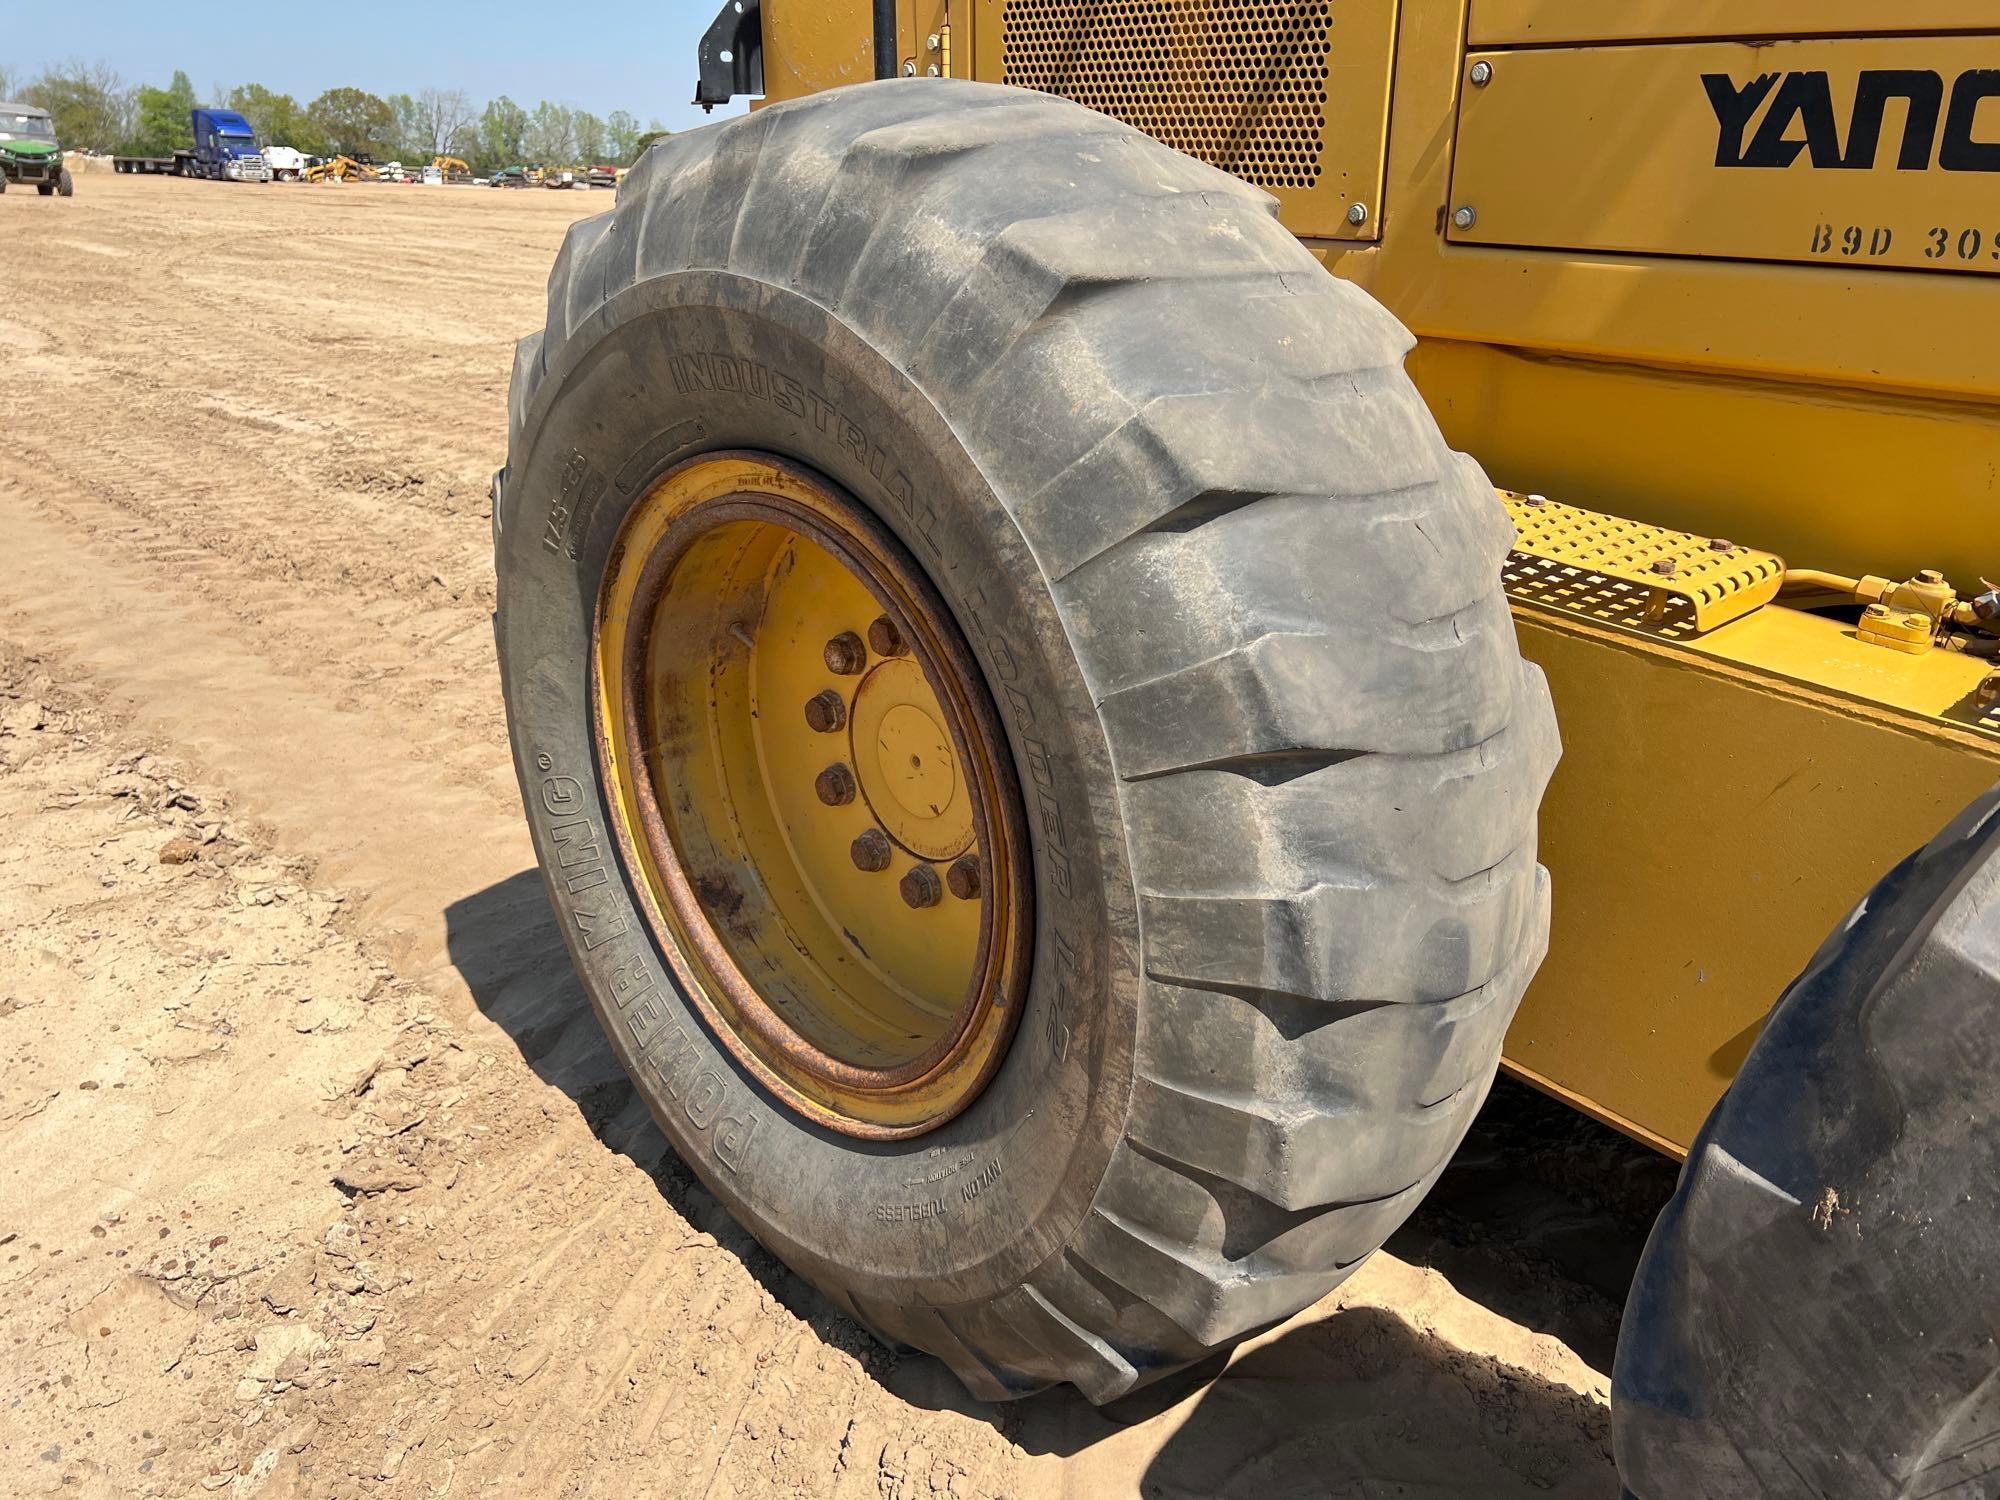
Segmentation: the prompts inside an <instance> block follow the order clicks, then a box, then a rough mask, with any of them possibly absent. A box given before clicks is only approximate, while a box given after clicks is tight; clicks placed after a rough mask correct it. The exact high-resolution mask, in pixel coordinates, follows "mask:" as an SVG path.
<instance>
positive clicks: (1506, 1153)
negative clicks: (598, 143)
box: [0, 171, 1671, 1500]
mask: <svg viewBox="0 0 2000 1500" xmlns="http://www.w3.org/2000/svg"><path fill="white" fill-rule="evenodd" d="M609 206H610V199H609V195H608V194H597V195H590V194H585V193H553V192H542V191H532V192H512V193H497V192H480V191H475V190H469V189H468V190H459V189H420V188H415V187H334V188H307V187H290V186H271V187H255V186H248V185H243V186H238V185H234V184H210V183H193V182H180V181H172V180H165V179H151V178H128V177H120V176H115V175H113V174H111V173H109V172H108V171H94V172H90V173H88V174H85V175H84V176H83V177H82V178H81V180H80V181H79V184H78V188H77V195H76V197H75V198H74V199H72V200H68V201H62V200H44V199H40V198H38V197H36V196H35V195H33V194H26V193H9V194H6V195H5V196H4V197H0V242H4V243H6V244H8V245H9V246H10V247H11V249H12V253H11V254H10V256H9V288H8V296H7V298H6V301H5V303H4V305H0V389H4V390H5V391H6V392H7V393H8V409H9V411H10V413H12V414H13V418H14V420H13V423H12V425H11V428H10V430H9V431H8V433H7V434H6V443H5V446H4V447H0V535H4V539H5V540H4V550H0V558H4V566H0V1056H4V1058H5V1059H6V1061H5V1065H4V1071H0V1283H4V1285H5V1288H6V1296H5V1298H4V1300H0V1349H4V1351H5V1352H4V1355H0V1493H5V1494H20V1495H30V1494H64V1495H83V1496H100V1495H103V1496H109V1495H120V1496H123V1495H148V1496H151V1495H161V1496H166V1495H197V1494H202V1493H209V1492H222V1491H227V1492H228V1493H229V1494H230V1495H231V1496H234V1497H248V1496H251V1495H264V1496H290V1495H302V1496H314V1497H320V1496H350V1495H357V1494H371V1495H381V1496H412V1497H417V1496H425V1497H442V1496H445V1495H449V1494H460V1495H469V1494H475V1493H489V1494H505V1495H529V1496H556V1495H563V1496H570V1495H577V1496H582V1495H603V1496H619V1497H630V1496H644V1495H675V1496H679V1495H688V1496H704V1497H707V1496H716V1497H721V1496H730V1495H735V1496H745V1497H747V1496H763V1495H772V1494H794V1493H796V1494H802V1495H814V1496H838V1497H886V1500H897V1497H927V1496H931V1495H950V1496H956V1497H968V1496H1001V1495H1005V1496H1011V1497H1016V1500H1028V1497H1036V1496H1054V1495H1076V1496H1090V1497H1096V1496H1123V1495H1145V1496H1148V1497H1155V1496H1158V1497H1172V1496H1197V1495H1199V1496H1208V1495H1245V1496H1252V1495H1254V1496H1255V1497H1257V1500H1278V1497H1283V1496H1290V1495H1332V1496H1357V1497H1359V1496H1368V1497H1376V1496H1426V1497H1444V1496H1459V1495H1473V1494H1476V1495H1479V1496H1480V1497H1482V1500H1504V1497H1510V1496H1516V1495H1521V1496H1526V1495H1544V1494H1554V1495H1557V1496H1577V1497H1584V1496H1607V1497H1608V1496H1613V1495H1615V1494H1616V1493H1617V1485H1616V1481H1615V1479H1614V1477H1613V1475H1612V1472H1611V1468H1610V1460H1609V1435H1608V1420H1607V1410H1606V1406H1605V1392H1606V1385H1607V1380H1606V1374H1605V1372H1606V1371H1607V1369H1608V1368H1609V1366H1608V1360H1609V1357H1610V1348H1611V1343H1612V1339H1613V1338H1614V1337H1615V1330H1616V1309H1617V1306H1618V1302H1619V1299H1620V1297H1621V1296H1622V1292H1623V1283H1624V1279H1625V1278H1626V1277H1628V1276H1629V1274H1630V1266H1631V1260H1632V1257H1633V1256H1634V1255H1635V1254H1636V1251H1637V1246H1638V1244H1639V1242H1640V1239H1641V1238H1642V1236H1643V1229H1644V1223H1645V1220H1646V1217H1647V1215H1648V1213H1649V1212H1650V1210H1651V1208H1652V1207H1653V1206H1656V1204H1657V1201H1658V1198H1659V1195H1660V1194H1661V1192H1662V1191H1663V1190H1664V1187H1665V1186H1666V1185H1670V1183H1671V1169H1670V1168H1664V1167H1663V1166H1662V1164H1659V1163H1655V1162H1652V1161H1651V1160H1650V1158H1644V1157H1643V1154H1642V1153H1636V1152H1634V1151H1632V1150H1631V1149H1629V1148H1626V1147H1624V1146H1623V1145H1622V1144H1619V1143H1617V1142H1615V1141H1610V1140H1608V1139H1606V1138H1603V1136H1602V1133H1593V1130H1594V1128H1593V1127H1587V1126H1583V1125H1581V1124H1579V1123H1577V1122H1574V1121H1572V1120H1570V1119H1569V1117H1567V1116H1565V1115H1561V1114H1560V1112H1556V1111H1553V1110H1551V1109H1549V1108H1545V1107H1542V1106H1540V1105H1539V1104H1538V1103H1537V1102H1536V1101H1534V1100H1533V1099H1531V1098H1530V1097H1528V1096H1526V1095H1524V1094H1523V1093H1522V1092H1521V1091H1519V1090H1511V1089H1505V1088H1503V1089H1502V1090H1500V1091H1499V1092H1498V1093H1496V1096H1495V1100H1496V1102H1495V1104H1494V1106H1492V1107H1490V1108H1489V1111H1488V1116H1489V1118H1488V1119H1486V1120H1484V1121H1483V1122H1482V1124H1481V1126H1480V1127H1479V1129H1478V1131H1477V1132H1476V1133H1475V1136H1474V1138H1473V1139H1472V1140H1471V1141H1469V1142H1468V1144H1467V1148H1466V1150H1465V1151H1464V1152H1463V1153H1462V1154H1461V1160H1460V1163H1459V1165H1457V1166H1455V1167H1454V1169H1453V1170H1452V1172H1451V1173H1449V1174H1448V1175H1447V1177H1446V1179H1445V1181H1444V1183H1443V1185H1442V1186H1441V1189H1440V1192H1439V1194H1438V1196H1437V1198H1436V1199H1435V1200H1434V1202H1433V1204H1432V1205H1431V1206H1429V1207H1427V1208H1426V1209H1425V1210H1424V1211H1423V1212H1422V1213H1421V1214H1420V1215H1419V1217H1418V1218H1417V1219H1416V1220H1414V1221H1413V1222H1412V1224H1411V1225H1410V1226H1409V1227H1408V1228H1406V1229H1405V1230H1404V1231H1403V1232H1402V1233H1401V1234H1400V1235H1399V1236H1398V1238H1397V1240H1396V1241H1395V1242H1394V1243H1393V1244H1392V1252H1393V1253H1385V1254H1384V1255H1382V1256H1379V1257H1377V1258H1376V1259H1375V1260H1374V1261H1373V1262H1371V1263H1370V1264H1369V1265H1368V1266H1367V1267H1365V1268H1364V1269H1363V1271H1362V1272H1361V1273H1360V1274H1358V1275H1357V1276H1355V1277H1354V1278H1353V1279H1352V1281H1350V1282H1349V1283H1348V1284H1347V1286H1345V1287H1344V1288H1343V1289H1342V1290H1341V1291H1340V1292H1339V1293H1338V1294H1337V1295H1336V1296H1334V1297H1332V1298H1330V1299H1328V1301H1327V1302H1325V1303H1323V1304H1321V1305H1320V1306H1318V1307H1315V1308H1313V1309H1311V1310H1309V1311H1308V1312H1307V1313H1306V1314H1303V1315H1302V1316H1301V1317H1300V1318H1298V1319H1296V1320H1294V1321H1293V1322H1292V1323H1290V1324H1288V1325H1286V1326H1285V1327H1283V1328H1281V1329H1278V1330H1276V1331H1275V1332H1273V1333H1272V1334H1269V1335H1267V1336H1265V1337H1264V1338H1262V1339H1260V1340H1258V1341H1257V1342H1256V1344H1255V1345H1254V1346H1253V1347H1251V1348H1249V1349H1247V1350H1245V1351H1242V1352H1240V1353H1239V1354H1238V1356H1237V1357H1236V1358H1235V1360H1234V1361H1233V1362H1232V1363H1231V1365H1230V1367H1229V1369H1228V1370H1227V1372H1226V1373H1225V1374H1223V1375H1222V1377H1221V1378H1219V1379H1214V1380H1212V1381H1211V1382H1209V1383H1207V1384H1205V1385H1197V1386H1194V1387H1193V1388H1191V1389H1177V1390H1174V1391H1169V1392H1166V1393H1163V1394H1160V1395H1157V1396H1154V1397H1151V1398H1144V1397H1142V1398H1138V1399H1137V1400H1135V1402H1134V1403H1131V1404H1129V1405H1128V1406H1126V1407H1123V1408H1119V1409H1115V1410H1113V1411H1110V1412H1103V1413H1100V1412H1096V1411H1093V1410H1092V1409H1091V1408H1090V1407H1089V1406H1087V1405H1086V1404H1085V1403H1083V1402H1082V1401H1081V1400H1080V1399H1079V1398H1077V1397H1075V1396H1074V1395H1072V1394H1069V1393H1055V1394H1050V1395H1046V1396H1043V1397H1040V1398H1037V1399H1035V1400H1033V1401H1029V1402H1025V1403H1021V1404H1018V1405H1015V1406H1011V1407H989V1406H983V1405H980V1404H978V1403H976V1402H973V1401H971V1400H969V1399H968V1398H966V1397H965V1396H964V1395H963V1394H962V1393H960V1392H958V1391H957V1390H956V1388H955V1387H954V1386H953V1385H952V1383H951V1382H950V1380H949V1377H948V1376H946V1375H945V1374H944V1372H943V1371H942V1370H941V1368H940V1367H938V1366H936V1365H935V1364H933V1363H932V1362H930V1361H928V1360H924V1359H905V1360H900V1361H899V1360H897V1359H895V1358H893V1357H892V1356H890V1355H889V1354H887V1353H886V1352H885V1351H883V1350H882V1349H880V1348H878V1347H877V1346H875V1345H874V1344H873V1343H872V1341H871V1340H870V1339H869V1338H868V1337H867V1336H866V1335H865V1334H863V1333H862V1332H860V1331H859V1330H858V1329H857V1328H856V1327H854V1326H853V1325H852V1324H850V1323H849V1322H847V1321H846V1320H844V1319H843V1318H842V1317H841V1316H839V1315H838V1314H837V1313H835V1312H834V1311H833V1310H832V1309H831V1308H830V1307H829V1306H828V1305H827V1304H825V1303H824V1302H823V1301H822V1300H821V1299H820V1298H818V1297H817V1296H816V1295H815V1294H814V1293H812V1292H811V1291H810V1290H809V1289H808V1288H806V1287H805V1286H803V1285H802V1284H801V1283H800V1282H798V1281H797V1280H796V1279H795V1278H793V1277H792V1276H790V1275H789V1274H788V1273H787V1272H786V1271H785V1269H784V1267H783V1266H781V1265H779V1264H778V1263H776V1262H775V1261H774V1260H772V1259H771V1258H770V1257H769V1256H768V1255H767V1254H765V1253H764V1252H763V1251H762V1250H761V1249H760V1248H759V1247H758V1246H757V1245H756V1244H755V1243H754V1242H753V1241H751V1240H750V1239H749V1238H748V1237H747V1236H746V1235H744V1234H743V1233H741V1232H740V1231H739V1230H737V1229H736V1228H735V1227H734V1225H733V1224H732V1222H731V1221H730V1220H729V1218H728V1217H727V1215H726V1214H724V1213H723V1212H721V1211H720V1209H719V1208H718V1207H717V1205H716V1204H715V1202H714V1201H713V1200H712V1199H711V1198H710V1197H709V1196H708V1195H707V1194H706V1193H705V1192H704V1191H703V1190H702V1189H701V1188H700V1187H699V1185H698V1184H696V1183H695V1182H694V1181H693V1180H692V1178H691V1177H690V1176H689V1174H688V1173H687V1172H686V1171H685V1170H684V1169H683V1168H682V1167H681V1166H680V1165H679V1164H678V1162H677V1161H676V1160H675V1158H674V1157H673V1155H672V1153H671V1152H670V1151H668V1149H667V1147H666V1144H665V1142H664V1140H663V1139H662V1138H661V1137H660V1135H659V1134H658V1133H657V1131H656V1130H655V1128H654V1127H653V1126H652V1124H651V1122H650V1121H649V1120H648V1119H647V1117H646V1114H645V1111H644V1108H643V1106H641V1105H640V1104H639V1103H638V1102H637V1101H636V1099H635V1098H634V1096H633V1094H632V1092H631V1090H630V1088H629V1086H628V1085H627V1084H626V1083H625V1081H624V1079H623V1077H622V1075H621V1074H620V1073H619V1071H618V1068H617V1066H616V1064H615V1062H614V1061H613V1060H612V1058H611V1056H610V1053H609V1051H608V1049H607V1048H606V1046H605V1045H604V1043H603V1041H602V1040H601V1037H600V1036H599V1033H598V1031H597V1028H596V1026H595V1023H594V1022H593V1021H592V1020H591V1018H590V1016H589V1013H588V1011H587V1009H586V1007H585V1005H584V1002H583V1000H582V997H581V995H580V992H579V991H578V989H577V987H576V985H575V983H574V981H573V979H572V977H571V974H570V970H569V965H568V961H567V959H566V957H565V955H564V953H563V951H562V948H561V945H560V942H559V941H558V939H557V937H556V934H555V931H554V928H553V926H552V924H551V922H550V919H549V914H548V909H547V904H546V900H545V898H544V896H543V894H542V889H541V885H540V881H539V877H538V876H536V874H535V873H534V870H533V862H532V857H531V854H530V850H529V844H528V839H527V835H526V832H525V829H524V827H523V824H522V820H521V815H520V807H519V802H518V799H517V796H516V792H515V788H514V783H513V777H512V773H511V769H510V765H509V760H508V754H507V742H506V733H505V726H504V723H503V720H502V711H501V704H500V697H499V692H498V688H497V684H496V681H495V674H494V668H493V662H492V650H491V638H490V634H489V627H488V613H489V611H490V609H491V607H492V603H493V578H492V568H491V562H490V558H489V550H488V549H489V534H488V500H487V480H488V476H489V474H490V473H491V471H492V470H493V468H494V466H495V465H496V464H497V463H498V462H499V460H500V458H501V456H502V453H503V448H504V443H505V432H504V400H505V387H506V380H507V371H508V368H509V361H510V357H511V350H512V341H513V340H514V339H515V338H516V337H518V336H519V335H520V334H522V333H524V332H526V331H528V330H529V329H530V328H532V327H533V326H535V325H536V324H538V323H539V321H540V318H541V313H542V297H543V280H544V277H545V275H546V272H547V269H548V266H549V263H550V261H551V259H552V257H553V255H554V252H555V249H556V246H557V244H558V242H559V241H560V238H561V235H562V231H563V229H564V228H565V226H566V225H567V224H568V223H569V222H570V221H571V220H572V219H573V218H575V217H577V216H579V215H581V214H584V213H589V212H598V211H602V210H604V209H606V208H608V207H609ZM1524 1163H1526V1164H1527V1167H1526V1169H1524V1167H1523V1164H1524Z"/></svg>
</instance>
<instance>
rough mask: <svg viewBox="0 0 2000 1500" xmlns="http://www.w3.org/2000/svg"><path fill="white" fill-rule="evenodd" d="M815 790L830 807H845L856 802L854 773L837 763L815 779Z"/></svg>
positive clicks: (820, 798)
mask: <svg viewBox="0 0 2000 1500" xmlns="http://www.w3.org/2000/svg"><path fill="white" fill-rule="evenodd" d="M813 790H814V791H815V792H818V793H819V800H820V801H822V802H824V803H825V804H826V805H827V806H828V807H845V806H846V805H847V804H848V803H850V802H852V801H853V800H854V773H853V772H852V771H850V770H848V769H847V767H846V766H844V765H842V764H841V763H840V762H839V761H835V762H834V763H833V764H832V765H830V766H828V767H827V768H826V769H825V770H824V771H822V772H820V773H819V775H817V776H815V777H814V778H813Z"/></svg>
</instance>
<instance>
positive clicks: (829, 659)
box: [825, 630, 868, 677]
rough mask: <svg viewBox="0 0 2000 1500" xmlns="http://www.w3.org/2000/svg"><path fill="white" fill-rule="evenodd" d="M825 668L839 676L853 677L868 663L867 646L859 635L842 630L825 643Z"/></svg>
mask: <svg viewBox="0 0 2000 1500" xmlns="http://www.w3.org/2000/svg"><path fill="white" fill-rule="evenodd" d="M825 659H826V669H827V671H829V672H832V673H834V674H835V675H836V676H840V677H853V676H856V675H858V674H859V673H860V671H861V669H862V668H863V667H865V666H867V665H868V648H867V647H866V646H865V645H863V644H862V643H861V637H860V636H858V635H856V634H855V633H854V632H853V631H851V630H843V631H841V632H840V634H839V635H837V636H835V637H834V638H833V639H832V640H830V641H828V642H827V643H826V652H825Z"/></svg>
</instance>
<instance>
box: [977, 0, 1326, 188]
mask: <svg viewBox="0 0 2000 1500" xmlns="http://www.w3.org/2000/svg"><path fill="white" fill-rule="evenodd" d="M1332 31H1333V4H1332V0H1264V3H1261V4H1260V3H1243V0H1006V10H1005V12H1004V15H1003V19H1002V43H1001V50H1002V56H1003V61H1004V70H1003V73H1002V77H1003V78H1004V79H1005V80H1006V81H1007V82H1008V83H1011V84H1014V85H1016V86H1017V87H1020V88H1030V89H1040V90H1041V91H1042V92H1043V93H1045V94H1061V95H1062V96H1063V97H1064V98H1066V99H1074V100H1076V101H1077V102H1078V103H1079V104H1087V105H1089V106H1090V107H1091V108H1092V109H1095V110H1101V111H1103V112H1104V113H1105V114H1107V115H1110V116H1112V117H1113V118H1115V119H1119V120H1123V121H1124V122H1125V123H1126V124H1128V125H1132V126H1136V127H1137V128H1138V129H1140V130H1143V131H1145V132H1146V134H1148V135H1150V136H1152V137H1153V138H1154V139H1155V140H1158V141H1163V142H1165V143H1166V144H1167V145H1169V146H1172V147H1173V148H1174V149H1175V150H1177V151H1185V152H1186V153H1187V154H1188V155H1189V156H1193V157H1198V158H1200V159H1201V160H1202V161H1205V162H1207V163H1209V165H1211V166H1216V167H1221V168H1222V169H1223V170H1224V171H1226V172H1234V173H1235V174H1236V175H1237V176H1238V177H1241V178H1243V179H1244V180H1245V181H1246V182H1254V183H1255V184H1257V185H1258V186H1259V187H1265V188H1309V187H1312V186H1313V185H1314V184H1315V183H1317V182H1318V181H1319V174H1320V152H1321V148H1322V146H1323V144H1324V141H1325V136H1326V89H1327V70H1328V68H1329V66H1330V59H1331V56H1332V51H1333V43H1332Z"/></svg>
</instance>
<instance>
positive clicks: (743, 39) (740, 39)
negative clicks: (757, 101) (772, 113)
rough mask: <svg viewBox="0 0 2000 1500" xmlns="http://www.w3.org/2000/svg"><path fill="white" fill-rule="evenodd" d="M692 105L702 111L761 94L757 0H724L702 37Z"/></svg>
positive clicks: (760, 24)
mask: <svg viewBox="0 0 2000 1500" xmlns="http://www.w3.org/2000/svg"><path fill="white" fill-rule="evenodd" d="M697 57H698V60H699V64H700V69H701V73H700V76H699V77H698V78H697V79H696V81H695V86H694V102H695V103H696V104H699V105H700V106H701V107H702V108H703V109H705V110H712V109H714V108H715V106H716V105H718V104H727V103H728V102H729V101H730V100H731V99H734V98H737V97H738V96H739V95H743V94H750V95H757V94H762V93H763V92H764V17H763V14H762V12H761V10H760V9H759V6H758V0H725V3H724V5H723V7H722V10H721V11H720V13H718V14H717V16H716V18H715V20H714V21H713V22H712V23H711V24H710V26H709V28H708V30H707V31H704V32H703V33H702V34H701V46H700V48H699V49H698V52H697Z"/></svg>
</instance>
